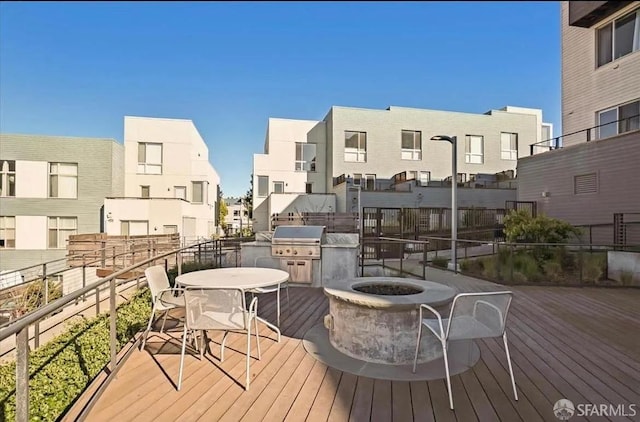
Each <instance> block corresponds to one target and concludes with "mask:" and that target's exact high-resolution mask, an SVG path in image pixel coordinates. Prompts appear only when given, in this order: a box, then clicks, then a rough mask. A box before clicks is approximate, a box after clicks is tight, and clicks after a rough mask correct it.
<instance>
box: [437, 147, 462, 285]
mask: <svg viewBox="0 0 640 422" xmlns="http://www.w3.org/2000/svg"><path fill="white" fill-rule="evenodd" d="M431 140H432V141H447V142H449V143H451V172H452V174H451V266H452V267H453V272H454V273H455V274H457V273H458V243H457V242H458V138H457V137H456V136H445V135H437V136H433V137H432V138H431Z"/></svg>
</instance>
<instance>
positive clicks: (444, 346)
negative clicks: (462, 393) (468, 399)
mask: <svg viewBox="0 0 640 422" xmlns="http://www.w3.org/2000/svg"><path fill="white" fill-rule="evenodd" d="M442 355H443V356H444V370H445V372H446V373H447V391H448V392H449V408H450V409H451V410H453V394H452V393H451V375H449V358H448V357H447V342H446V341H443V342H442Z"/></svg>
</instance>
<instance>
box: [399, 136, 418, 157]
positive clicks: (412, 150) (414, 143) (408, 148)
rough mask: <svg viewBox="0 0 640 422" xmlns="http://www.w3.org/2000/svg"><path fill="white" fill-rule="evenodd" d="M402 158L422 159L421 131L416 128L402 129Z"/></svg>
mask: <svg viewBox="0 0 640 422" xmlns="http://www.w3.org/2000/svg"><path fill="white" fill-rule="evenodd" d="M402 159H403V160H422V132H420V131H416V130H403V131H402Z"/></svg>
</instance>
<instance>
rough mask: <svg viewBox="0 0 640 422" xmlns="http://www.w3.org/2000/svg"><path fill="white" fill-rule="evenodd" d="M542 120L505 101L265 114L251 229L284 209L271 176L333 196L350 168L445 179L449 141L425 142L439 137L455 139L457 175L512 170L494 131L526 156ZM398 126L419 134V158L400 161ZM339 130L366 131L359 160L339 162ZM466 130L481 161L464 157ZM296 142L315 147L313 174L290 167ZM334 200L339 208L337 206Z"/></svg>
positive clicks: (342, 201)
mask: <svg viewBox="0 0 640 422" xmlns="http://www.w3.org/2000/svg"><path fill="white" fill-rule="evenodd" d="M542 125H543V121H542V111H541V110H538V109H529V108H522V107H511V106H508V107H504V108H502V109H500V110H491V111H489V112H487V113H484V114H471V113H457V112H447V111H437V110H422V109H412V108H404V107H389V109H387V110H374V109H360V108H350V107H331V109H330V110H329V112H328V113H327V115H326V117H325V118H324V119H323V120H322V121H314V120H292V119H269V121H268V127H267V134H266V139H265V152H264V153H263V154H255V155H254V161H253V187H254V188H253V205H254V212H253V218H254V226H255V227H256V230H264V229H266V227H268V225H269V218H270V216H271V215H272V214H273V213H276V212H277V213H280V212H286V211H285V209H286V207H284V206H282V204H280V199H274V200H273V201H269V200H268V198H269V195H272V194H274V189H273V182H274V181H281V182H283V183H284V193H296V194H300V193H304V192H305V184H306V183H312V186H313V191H312V193H313V194H319V193H322V194H329V193H337V191H336V188H335V187H334V186H333V180H334V178H335V177H339V176H341V175H345V176H353V175H354V174H356V173H359V174H362V175H365V174H373V175H375V177H376V179H390V178H391V177H393V176H394V175H395V174H397V173H400V172H403V171H430V173H431V178H433V179H444V178H446V177H449V176H451V145H450V144H449V143H447V142H436V141H430V140H429V139H430V138H431V137H432V136H435V135H439V134H444V135H448V136H457V139H458V141H457V146H458V148H457V163H458V172H459V173H466V175H467V176H468V175H470V174H477V173H497V172H501V171H507V170H515V169H516V163H517V160H516V157H512V159H503V158H502V151H501V132H506V133H516V134H517V135H518V151H517V157H523V156H527V155H529V145H530V144H533V143H536V142H539V141H541V140H542V139H541V136H542ZM545 125H548V124H546V123H545ZM403 130H412V131H420V132H421V157H420V158H419V159H415V160H407V159H403V157H402V148H401V145H402V143H401V137H402V131H403ZM345 131H357V132H366V161H364V162H349V161H345ZM466 135H479V136H482V137H483V162H482V163H481V164H471V163H467V162H466V155H465V137H466ZM296 142H303V143H304V142H306V143H314V144H316V146H317V147H316V171H315V172H305V171H296V170H295V159H296ZM260 176H267V177H268V178H269V183H268V192H266V195H260V194H259V193H260V189H259V179H260ZM344 193H346V191H345V192H343V194H344ZM338 196H339V195H338ZM390 197H391V196H390ZM296 204H297V205H296V207H298V206H302V202H301V201H300V200H299V199H298V200H296ZM317 205H318V204H316V205H315V206H316V207H317ZM336 205H339V206H338V209H336ZM342 208H351V206H350V204H349V203H348V201H347V200H346V198H343V197H338V198H337V199H336V200H335V203H334V204H332V210H333V211H334V212H345V211H350V209H349V210H346V209H342ZM304 211H307V212H314V211H317V210H314V209H310V208H308V207H307V208H306V209H299V212H304Z"/></svg>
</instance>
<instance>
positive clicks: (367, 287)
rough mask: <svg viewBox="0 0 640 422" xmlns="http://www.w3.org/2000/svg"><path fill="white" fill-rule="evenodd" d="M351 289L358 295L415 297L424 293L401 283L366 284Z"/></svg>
mask: <svg viewBox="0 0 640 422" xmlns="http://www.w3.org/2000/svg"><path fill="white" fill-rule="evenodd" d="M352 288H353V290H356V291H358V292H360V293H366V294H370V295H383V296H404V295H416V294H418V293H422V292H423V291H424V290H423V289H421V288H419V287H416V286H410V285H407V284H401V283H367V284H360V285H357V286H353V287H352Z"/></svg>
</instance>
